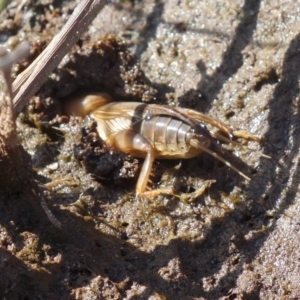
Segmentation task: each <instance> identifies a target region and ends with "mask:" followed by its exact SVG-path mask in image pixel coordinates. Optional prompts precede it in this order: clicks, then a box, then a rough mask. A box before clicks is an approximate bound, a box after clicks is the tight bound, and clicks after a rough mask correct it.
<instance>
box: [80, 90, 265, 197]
mask: <svg viewBox="0 0 300 300" xmlns="http://www.w3.org/2000/svg"><path fill="white" fill-rule="evenodd" d="M82 105H83V109H84V111H85V113H90V114H91V116H92V117H93V118H94V119H95V120H96V122H97V130H98V133H99V135H100V137H101V138H102V139H103V140H104V141H106V142H107V143H109V144H110V145H111V146H112V147H114V148H116V149H118V150H120V151H123V152H126V153H130V154H131V155H133V156H135V157H141V158H145V161H144V164H143V166H142V170H141V172H140V175H139V178H138V182H137V185H136V194H137V195H138V196H139V195H143V194H148V195H149V193H150V195H151V194H152V195H154V194H155V192H154V191H152V192H153V193H152V192H146V189H147V183H148V180H149V176H150V172H151V168H152V164H153V162H154V160H155V159H157V158H160V159H187V158H192V157H194V156H197V155H199V154H200V153H201V152H206V153H209V154H210V155H212V156H213V157H215V158H216V159H218V160H220V161H222V162H223V163H224V164H226V165H227V166H228V167H230V168H231V169H233V170H235V171H236V172H237V173H238V174H240V175H241V176H243V177H244V178H246V179H247V180H250V179H249V177H247V176H246V175H245V174H244V173H242V172H241V171H239V170H238V169H237V168H236V167H234V166H233V165H232V164H230V163H229V162H228V161H227V160H225V159H224V158H222V156H221V155H222V154H221V155H220V154H218V153H217V152H219V153H222V150H221V148H220V146H218V144H217V143H216V139H219V140H222V141H225V142H228V143H233V144H238V143H237V142H234V141H233V140H232V137H240V138H244V139H248V140H255V141H259V139H258V138H257V137H255V136H253V135H251V134H250V133H248V132H244V131H233V130H231V129H230V128H229V127H228V126H226V125H225V124H223V123H221V122H219V121H216V120H214V119H212V118H210V117H208V116H206V115H204V114H202V113H199V112H197V111H195V110H192V109H186V108H173V107H169V106H164V105H157V104H144V103H139V102H112V101H111V99H110V97H108V96H107V95H105V94H99V95H90V96H87V97H85V98H84V100H83V102H82ZM205 124H209V125H210V126H212V127H213V128H214V129H216V130H217V131H215V132H213V131H209V130H208V129H207V127H206V125H205ZM220 132H221V133H220ZM225 135H227V137H226V136H225ZM238 145H239V144H238ZM210 148H213V149H214V150H211V149H210Z"/></svg>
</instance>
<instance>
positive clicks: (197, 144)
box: [190, 139, 250, 181]
mask: <svg viewBox="0 0 300 300" xmlns="http://www.w3.org/2000/svg"><path fill="white" fill-rule="evenodd" d="M190 144H191V146H193V147H195V148H197V149H200V150H202V151H203V152H206V153H208V154H210V155H211V156H213V157H215V158H216V159H218V160H219V161H221V162H223V163H224V164H225V165H226V166H227V167H229V168H230V169H232V170H234V171H236V172H237V173H238V174H239V175H241V176H242V177H244V178H245V179H247V180H249V181H250V178H249V177H248V176H247V175H245V174H244V173H243V172H241V171H240V170H238V169H237V168H236V167H235V166H233V165H232V164H231V163H230V162H228V161H227V160H225V159H224V158H223V157H221V156H220V155H219V154H217V153H216V152H214V151H212V150H210V149H209V148H207V147H204V146H203V145H201V142H200V141H198V140H197V139H191V141H190Z"/></svg>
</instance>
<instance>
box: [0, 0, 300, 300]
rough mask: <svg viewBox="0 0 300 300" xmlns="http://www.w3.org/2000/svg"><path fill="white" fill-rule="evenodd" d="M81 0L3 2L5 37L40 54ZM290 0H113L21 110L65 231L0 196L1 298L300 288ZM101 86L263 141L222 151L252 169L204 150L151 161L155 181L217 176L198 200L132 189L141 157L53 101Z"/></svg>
mask: <svg viewBox="0 0 300 300" xmlns="http://www.w3.org/2000/svg"><path fill="white" fill-rule="evenodd" d="M78 2H79V1H55V0H47V1H44V0H40V1H29V0H28V1H11V3H10V4H9V6H8V9H7V10H5V11H4V12H2V14H1V21H0V41H1V43H6V44H7V41H8V39H9V37H11V36H16V37H18V38H19V39H21V40H27V41H28V42H30V43H31V45H32V51H31V57H30V59H29V60H32V59H34V57H36V56H37V55H38V54H39V53H40V52H41V51H42V50H43V49H44V47H45V46H46V45H47V44H48V43H49V41H50V40H51V38H52V37H53V35H54V34H55V33H57V32H58V31H59V30H60V28H61V27H62V26H63V24H64V23H65V22H66V19H67V18H68V17H69V16H70V14H71V13H72V11H73V9H74V7H75V5H76V3H78ZM299 10H300V8H299V5H298V4H297V3H296V1H257V0H255V1H253V0H245V1H239V0H234V1H209V0H207V1H171V0H170V1H168V0H165V1H163V0H156V1H112V3H110V4H109V5H108V6H107V7H106V8H105V9H104V10H103V11H102V12H101V13H100V14H99V15H98V17H97V19H96V20H95V21H94V23H93V24H92V26H90V28H89V30H88V32H86V34H85V35H84V36H83V37H82V39H81V40H80V41H79V42H78V43H77V45H76V46H75V47H74V48H73V50H72V51H71V53H70V54H69V55H68V56H66V58H65V59H64V60H63V62H62V63H61V65H60V66H59V68H58V69H57V70H55V72H54V73H53V74H52V75H51V76H50V78H49V80H48V81H47V82H46V84H45V85H44V86H43V87H42V88H41V90H40V91H39V92H38V93H37V94H36V96H35V97H33V98H32V99H31V104H30V105H29V107H28V108H27V110H25V111H24V112H23V113H22V114H21V115H20V116H19V119H18V126H19V127H18V128H19V136H20V139H21V140H22V143H23V146H24V148H25V149H26V150H27V151H28V152H29V154H30V155H31V156H32V161H33V166H34V171H35V176H36V180H37V181H38V182H39V184H40V185H41V186H42V188H43V189H44V192H45V194H46V195H47V202H48V205H49V208H50V209H51V211H52V212H53V214H54V215H55V216H56V218H57V219H58V220H59V221H60V222H61V223H62V229H57V228H55V227H54V226H53V225H52V224H51V223H50V222H49V221H48V220H47V218H45V219H46V220H44V219H43V220H41V219H40V218H39V217H37V216H36V215H35V213H34V212H33V211H29V210H28V209H27V208H26V207H24V204H23V203H24V202H23V201H22V195H19V196H18V197H19V198H18V197H17V196H16V195H13V191H12V195H13V196H12V198H13V201H11V199H9V197H8V198H7V199H5V200H3V201H2V203H1V212H0V268H1V272H0V295H1V298H2V299H151V300H154V299H258V298H260V299H295V298H298V297H299V296H300V253H299V247H300V236H299V228H300V223H299V212H300V193H299V180H300V174H299V153H298V152H299V146H300V116H299V101H300V99H299V77H300V34H299V32H300V14H299ZM22 67H24V64H23V65H19V66H18V67H17V68H16V69H15V70H14V72H15V73H17V72H18V71H19V70H21V69H22ZM99 91H100V92H106V93H108V94H110V95H111V96H112V97H113V98H114V99H115V100H118V101H119V100H122V101H126V100H134V101H144V102H149V101H150V102H153V103H154V102H155V103H163V104H166V103H168V104H170V105H174V106H182V107H189V108H193V109H196V110H199V111H201V112H204V113H207V114H209V115H210V116H212V117H214V118H216V119H218V120H221V121H223V122H225V123H226V124H229V125H230V126H232V127H233V128H234V129H236V130H248V131H249V132H251V133H252V134H255V135H257V136H259V137H261V138H262V143H261V145H257V144H256V143H253V142H251V143H250V144H249V147H248V148H250V149H248V148H247V147H243V148H240V149H231V150H232V151H231V154H230V153H228V159H229V160H230V161H231V162H232V163H233V164H234V165H236V166H238V167H239V168H240V169H241V170H242V171H243V172H245V173H246V174H247V175H248V176H250V177H251V181H250V182H247V181H246V180H244V179H243V178H242V177H241V176H239V175H238V174H236V173H235V172H234V171H232V170H230V169H229V168H228V167H226V166H224V165H223V164H221V163H217V162H216V161H215V160H214V159H213V158H211V157H209V156H208V155H200V156H199V157H197V158H194V159H191V160H187V161H183V162H182V166H181V168H180V169H179V170H177V169H176V166H177V165H178V164H179V161H159V162H156V163H155V166H154V173H155V174H156V175H155V176H154V180H153V181H154V184H155V185H156V186H170V185H175V186H176V187H177V190H178V193H179V194H180V193H187V192H193V191H195V190H197V189H198V188H199V187H201V185H203V184H204V183H205V181H206V180H216V182H215V183H214V184H213V185H212V186H211V187H210V188H208V189H207V190H206V192H205V193H204V194H203V195H202V196H200V197H196V198H195V199H190V200H193V201H191V202H184V201H182V200H180V199H178V198H177V197H173V196H162V195H161V196H158V197H156V198H154V199H147V198H146V199H143V198H142V199H139V198H135V183H136V178H137V176H138V168H139V167H140V166H141V162H142V161H138V160H136V159H135V158H133V157H130V156H128V155H125V154H122V153H119V152H116V151H114V150H111V149H109V148H108V147H107V146H106V145H104V144H103V143H102V141H100V140H99V139H98V137H97V134H96V130H95V126H94V124H93V121H92V120H91V119H89V118H84V119H81V118H79V117H75V116H72V115H71V116H70V115H67V114H66V111H65V105H62V103H66V98H74V97H75V96H77V95H78V94H81V93H90V92H99ZM262 152H263V153H265V154H267V155H269V156H271V159H266V158H265V157H263V156H261V155H260V154H261V153H262ZM98 158H99V160H98ZM98 161H100V162H99V163H97V162H98ZM1 172H3V170H1ZM88 172H90V173H92V175H91V174H88ZM97 172H98V173H97ZM23 200H24V199H23ZM16 216H17V217H16Z"/></svg>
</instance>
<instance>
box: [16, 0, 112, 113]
mask: <svg viewBox="0 0 300 300" xmlns="http://www.w3.org/2000/svg"><path fill="white" fill-rule="evenodd" d="M108 2H109V0H82V1H81V2H80V3H79V4H78V6H77V7H76V8H75V10H74V12H73V14H72V15H71V17H70V19H69V20H68V21H67V23H66V24H65V26H64V27H63V28H62V29H61V31H60V32H59V33H58V34H57V35H56V36H55V37H54V38H53V40H52V41H51V42H50V44H49V45H48V46H47V48H46V49H45V50H44V51H43V52H42V53H41V54H40V55H39V56H38V57H37V58H36V59H35V60H34V62H33V63H32V64H31V65H30V66H29V67H28V68H27V69H26V70H25V71H24V72H22V73H21V74H19V76H18V77H17V79H16V80H15V81H14V82H13V87H12V91H13V96H14V108H15V112H16V114H18V113H19V112H20V111H21V110H22V109H23V107H24V106H25V104H26V103H27V101H28V100H29V98H30V97H31V96H33V95H34V94H35V93H36V92H37V91H38V90H39V88H40V87H41V86H42V84H43V83H44V82H45V81H46V80H47V78H48V76H49V75H50V73H51V72H52V71H53V70H54V69H55V68H56V67H57V65H58V64H59V63H60V61H61V60H62V58H63V57H64V56H65V55H66V54H67V53H68V51H69V50H70V49H71V48H72V47H73V46H74V45H75V43H76V42H77V41H78V39H79V37H80V36H81V35H82V34H83V33H84V32H85V31H86V30H87V28H88V26H89V25H90V24H91V22H92V21H93V19H94V18H95V17H96V15H97V14H98V13H99V11H100V10H101V9H102V8H103V7H104V6H105V5H106V4H107V3H108Z"/></svg>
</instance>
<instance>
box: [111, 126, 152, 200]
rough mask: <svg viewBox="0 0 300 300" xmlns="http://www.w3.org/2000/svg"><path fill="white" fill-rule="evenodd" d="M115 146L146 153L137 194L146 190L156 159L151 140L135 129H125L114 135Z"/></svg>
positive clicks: (125, 150) (123, 149)
mask: <svg viewBox="0 0 300 300" xmlns="http://www.w3.org/2000/svg"><path fill="white" fill-rule="evenodd" d="M113 146H114V147H115V148H117V149H119V150H121V151H123V152H131V153H132V152H133V151H136V152H140V153H141V154H144V155H142V156H145V161H144V164H143V166H142V170H141V173H140V176H139V179H138V182H137V185H136V195H137V196H139V195H140V194H142V193H143V192H145V191H146V188H147V183H148V180H149V176H150V172H151V168H152V165H153V162H154V159H155V153H154V149H153V147H152V146H151V144H150V142H149V141H148V140H147V139H145V138H144V137H143V136H142V135H140V134H139V133H136V132H134V131H133V130H123V131H120V132H119V133H117V134H116V135H115V137H114V141H113ZM139 156H140V155H139Z"/></svg>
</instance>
